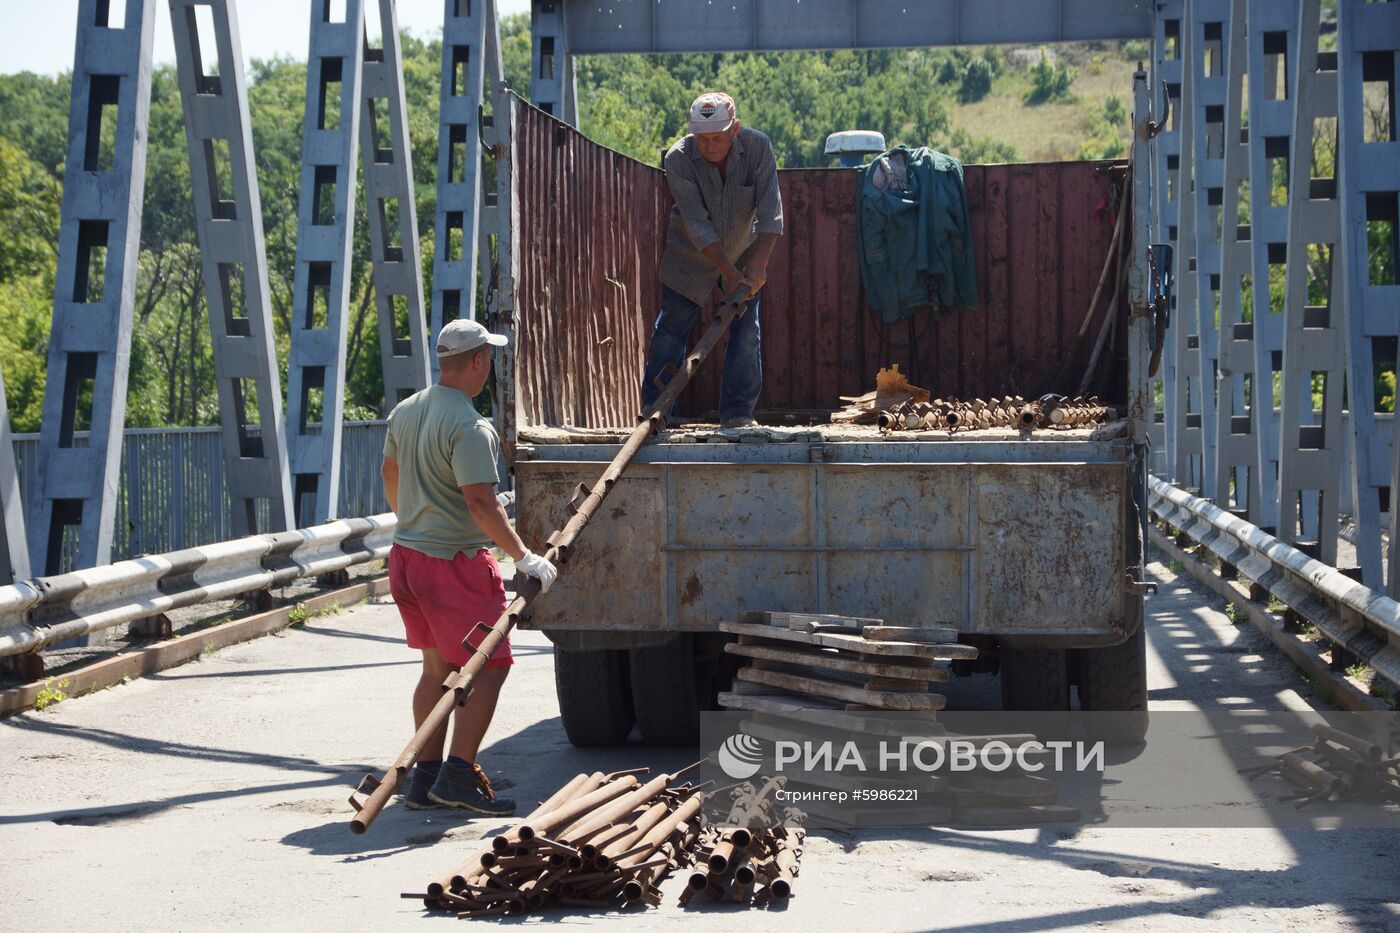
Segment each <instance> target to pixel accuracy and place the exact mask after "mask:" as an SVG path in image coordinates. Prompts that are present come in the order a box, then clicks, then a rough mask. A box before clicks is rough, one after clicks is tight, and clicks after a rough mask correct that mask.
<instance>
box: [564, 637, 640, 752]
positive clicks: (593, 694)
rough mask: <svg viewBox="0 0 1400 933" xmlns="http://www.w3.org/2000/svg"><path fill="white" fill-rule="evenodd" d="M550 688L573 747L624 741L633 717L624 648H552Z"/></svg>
mask: <svg viewBox="0 0 1400 933" xmlns="http://www.w3.org/2000/svg"><path fill="white" fill-rule="evenodd" d="M554 689H555V692H556V693H557V694H558V695H559V718H560V719H562V720H563V721H564V734H565V735H567V736H568V737H569V741H570V742H571V743H572V744H573V745H574V746H575V747H577V748H596V747H602V746H609V745H623V744H625V743H626V742H627V736H628V735H630V734H631V732H632V724H633V721H634V717H633V714H632V690H631V684H630V683H629V682H628V677H627V652H626V651H565V650H563V649H562V648H556V649H554Z"/></svg>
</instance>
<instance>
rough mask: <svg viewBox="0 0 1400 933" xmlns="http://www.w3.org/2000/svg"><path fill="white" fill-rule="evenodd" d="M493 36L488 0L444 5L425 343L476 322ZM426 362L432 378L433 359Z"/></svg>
mask: <svg viewBox="0 0 1400 933" xmlns="http://www.w3.org/2000/svg"><path fill="white" fill-rule="evenodd" d="M495 29H496V19H495V4H494V3H492V2H489V0H445V9H444V16H443V25H442V83H441V89H440V94H441V98H440V99H441V103H440V104H439V107H438V180H437V211H436V215H435V217H436V220H435V223H434V230H433V306H432V320H431V322H430V325H429V329H430V331H431V333H430V334H429V341H430V343H431V342H433V341H436V340H437V335H438V332H439V331H440V330H442V327H443V325H444V324H447V323H448V322H450V321H454V320H456V319H458V318H466V319H468V320H470V319H474V318H475V317H476V273H477V256H476V252H477V234H478V228H479V224H480V220H481V153H482V148H481V102H482V100H483V82H484V66H485V62H486V58H487V55H486V44H487V36H488V34H489V35H492V37H493V38H494V34H495ZM429 363H430V365H431V366H432V371H433V373H434V374H436V373H437V354H436V353H433V354H430V358H429Z"/></svg>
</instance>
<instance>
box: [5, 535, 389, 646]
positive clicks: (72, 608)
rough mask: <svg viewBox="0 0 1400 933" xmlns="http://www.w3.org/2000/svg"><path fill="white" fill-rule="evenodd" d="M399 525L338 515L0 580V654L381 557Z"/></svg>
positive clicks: (333, 570)
mask: <svg viewBox="0 0 1400 933" xmlns="http://www.w3.org/2000/svg"><path fill="white" fill-rule="evenodd" d="M395 525H396V521H395V518H394V515H393V513H392V512H390V513H386V514H383V515H374V516H371V517H369V518H351V519H341V520H339V521H334V522H328V523H326V524H324V525H317V526H315V527H314V528H303V529H301V530H299V531H286V532H279V533H277V534H265V535H251V536H249V537H247V538H239V539H237V540H234V541H224V542H220V543H218V544H209V545H204V546H202V547H195V548H187V549H185V550H181V551H172V552H170V553H168V554H157V555H152V556H149V557H139V558H136V559H133V560H124V561H120V562H119V563H115V564H108V565H107V566H105V567H93V568H91V569H88V570H78V571H74V572H72V573H65V574H58V575H56V576H51V577H38V578H35V579H33V580H26V581H23V582H20V583H15V584H12V585H10V586H3V587H0V657H7V656H10V655H21V654H32V653H34V652H38V651H42V650H43V649H44V648H46V647H48V646H50V645H53V644H56V643H58V642H63V641H67V640H69V639H72V638H77V637H80V636H82V635H87V634H90V633H92V632H97V631H101V630H103V629H108V628H112V627H113V626H116V625H123V624H127V623H131V622H137V621H139V620H141V619H148V618H151V617H153V616H159V615H161V614H162V613H166V612H169V611H171V610H173V609H180V608H183V607H185V606H193V605H196V604H198V603H202V602H205V601H207V600H211V599H227V598H229V597H232V596H238V595H241V594H244V593H253V592H257V591H259V590H263V589H268V588H270V587H277V586H285V585H286V584H288V583H291V582H292V581H294V580H297V579H299V578H301V577H310V576H321V575H323V574H329V573H334V572H336V571H339V570H345V569H346V568H349V567H353V566H355V565H357V564H363V563H366V562H368V561H371V560H375V559H377V558H381V557H385V556H387V555H388V553H389V546H390V544H391V543H392V541H393V536H394V528H395Z"/></svg>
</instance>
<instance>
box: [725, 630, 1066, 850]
mask: <svg viewBox="0 0 1400 933" xmlns="http://www.w3.org/2000/svg"><path fill="white" fill-rule="evenodd" d="M720 630H721V631H724V632H727V633H730V634H732V635H735V636H737V640H736V641H734V642H732V643H730V644H727V645H726V646H725V651H726V652H728V653H729V654H733V655H736V656H738V657H740V658H742V659H744V660H745V662H746V663H745V665H744V666H743V667H741V668H740V669H739V670H738V672H737V674H736V679H735V683H734V686H733V689H732V690H730V691H729V692H725V693H721V694H720V695H719V703H720V705H721V706H723V707H725V708H726V709H730V710H739V711H745V712H748V713H750V714H751V717H752V718H750V719H749V720H747V721H746V722H745V724H744V731H745V732H748V733H750V734H752V735H754V736H755V737H758V738H760V739H765V740H768V741H774V740H778V739H782V738H793V737H799V736H800V737H802V738H812V737H813V736H817V737H822V736H823V734H824V735H825V737H827V738H831V739H833V740H835V741H844V740H845V739H849V738H857V739H858V740H859V739H862V738H863V739H869V740H872V741H875V740H878V739H879V738H880V737H893V736H899V737H902V738H905V739H908V740H909V741H911V742H917V741H918V740H919V739H921V738H932V739H938V738H943V739H949V740H951V739H953V738H957V739H972V740H973V741H975V742H978V743H985V742H991V741H999V742H1003V743H1006V744H1007V745H1008V746H1009V747H1011V748H1018V747H1020V746H1022V745H1024V744H1026V743H1032V742H1035V741H1036V737H1035V736H1032V735H1026V734H1018V735H995V736H991V735H987V736H965V735H959V736H952V735H948V734H946V731H945V730H944V729H943V727H942V725H941V724H940V723H939V722H938V721H937V714H938V711H939V710H941V709H943V708H944V706H945V705H946V702H947V698H946V697H945V696H944V695H943V694H941V693H936V692H933V690H932V687H933V685H935V684H942V683H945V682H946V681H947V680H948V679H949V676H950V671H949V668H948V667H947V665H946V664H944V663H942V662H947V661H954V660H971V659H974V658H976V657H977V649H976V648H975V647H973V646H971V645H964V644H959V643H958V641H957V632H956V630H954V629H953V628H951V627H946V626H938V627H922V628H911V627H905V626H897V625H889V624H886V623H885V622H884V620H881V619H868V618H852V617H849V616H834V615H822V614H813V613H796V612H746V613H742V614H740V616H739V618H738V620H737V621H734V622H722V623H720ZM882 713H899V714H901V715H899V716H883V717H882V716H881V715H880V714H882ZM803 780H804V781H806V782H810V783H811V784H812V785H813V786H819V785H821V784H829V786H830V787H832V788H836V787H840V786H842V784H843V782H847V778H844V777H842V776H840V775H835V774H833V775H825V774H822V773H819V772H811V773H809V774H807V775H804V777H803ZM882 784H886V785H887V786H888V787H889V788H890V789H894V788H897V787H908V786H909V781H908V777H907V775H889V776H888V777H881V776H877V775H866V776H863V777H862V785H863V786H865V787H867V788H870V787H878V786H881V785H882ZM919 799H920V800H921V801H926V802H930V803H933V804H934V805H935V806H934V808H933V809H932V810H930V808H929V807H927V806H925V807H923V808H922V809H923V810H925V811H929V812H931V813H933V815H934V816H935V817H936V818H938V819H939V820H940V821H946V822H948V823H953V824H964V825H975V826H1003V825H1022V824H1027V823H1040V822H1056V821H1063V820H1073V819H1078V817H1079V813H1078V811H1077V810H1075V809H1073V808H1070V807H1062V806H1058V805H1056V801H1057V799H1058V794H1057V791H1056V788H1055V784H1054V783H1053V782H1052V781H1050V780H1047V779H1046V778H1044V777H1039V776H1036V775H1032V774H1027V773H1025V772H1022V771H1020V770H1018V769H1016V768H1012V769H1010V770H1007V771H999V772H984V771H970V772H961V773H958V774H949V775H942V774H938V775H930V776H928V777H927V778H926V779H924V783H923V784H922V785H921V786H920V796H919ZM844 816H845V817H846V818H849V820H850V821H851V822H852V823H863V824H864V825H871V821H872V820H878V819H879V818H880V817H882V816H883V817H885V818H889V817H890V816H891V813H890V811H889V808H883V809H882V808H880V807H879V806H873V807H852V806H847V807H845V808H844Z"/></svg>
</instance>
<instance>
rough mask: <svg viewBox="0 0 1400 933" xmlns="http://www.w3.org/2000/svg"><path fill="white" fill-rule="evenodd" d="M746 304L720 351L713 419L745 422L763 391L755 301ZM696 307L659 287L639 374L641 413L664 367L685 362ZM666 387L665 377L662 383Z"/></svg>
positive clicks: (655, 394) (755, 298) (657, 391)
mask: <svg viewBox="0 0 1400 933" xmlns="http://www.w3.org/2000/svg"><path fill="white" fill-rule="evenodd" d="M760 297H761V295H755V296H753V298H751V299H749V304H748V308H747V309H746V310H745V311H744V313H743V314H742V315H740V316H739V317H737V318H735V319H734V321H733V323H731V324H730V325H729V346H728V348H727V349H726V350H725V351H724V377H723V380H722V381H721V382H720V392H719V417H720V420H721V421H727V420H729V419H730V418H751V417H753V407H754V405H755V404H756V403H757V402H758V393H759V392H760V391H761V390H762V389H763V358H762V354H761V352H760V340H759V336H760V335H759V326H758V300H759V298H760ZM699 313H700V306H699V305H697V304H696V303H695V302H693V301H691V300H690V299H689V298H687V297H685V296H684V295H682V294H681V293H680V292H678V291H674V290H672V289H670V288H667V287H666V286H664V285H663V286H661V311H660V313H659V314H657V315H656V329H655V330H653V331H652V332H651V346H650V347H648V348H647V366H646V371H645V372H644V373H643V374H642V408H643V409H646V408H650V407H651V406H652V404H653V403H655V402H656V399H657V397H658V396H660V395H661V389H660V388H657V385H656V381H657V377H658V376H659V375H661V373H662V372H665V371H666V367H667V366H674V367H675V368H676V369H680V366H681V364H682V363H683V362H685V354H686V341H687V340H689V338H690V329H691V328H692V327H693V326H695V318H696V316H697V315H698V314H699ZM665 381H670V374H669V373H667V376H666V380H665Z"/></svg>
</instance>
